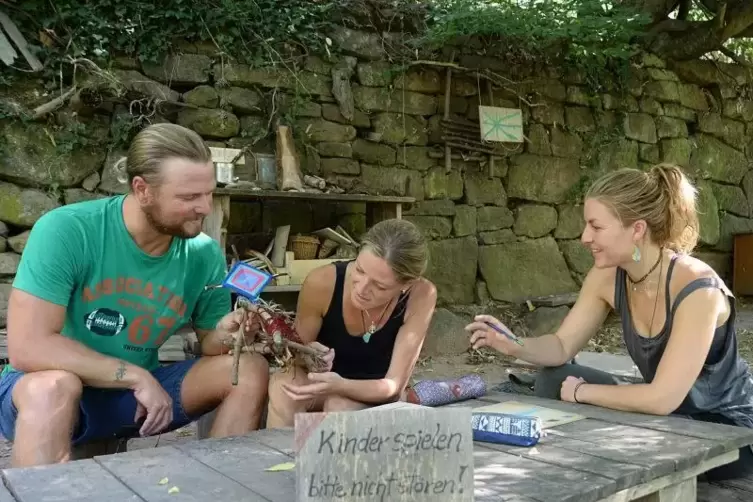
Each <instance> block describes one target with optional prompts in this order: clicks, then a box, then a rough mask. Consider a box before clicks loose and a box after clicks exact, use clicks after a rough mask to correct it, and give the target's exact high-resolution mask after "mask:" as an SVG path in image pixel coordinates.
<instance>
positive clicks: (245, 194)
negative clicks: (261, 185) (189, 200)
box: [214, 187, 416, 204]
mask: <svg viewBox="0 0 753 502" xmlns="http://www.w3.org/2000/svg"><path fill="white" fill-rule="evenodd" d="M214 194H215V195H229V196H230V197H231V198H232V199H233V200H243V199H248V200H254V199H301V200H320V201H333V202H399V203H406V204H412V203H414V202H416V199H415V198H414V197H398V196H392V195H366V194H346V193H341V194H338V193H314V192H278V191H274V190H250V189H248V188H233V187H224V188H217V189H215V190H214Z"/></svg>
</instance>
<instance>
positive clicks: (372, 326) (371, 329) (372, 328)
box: [361, 298, 392, 343]
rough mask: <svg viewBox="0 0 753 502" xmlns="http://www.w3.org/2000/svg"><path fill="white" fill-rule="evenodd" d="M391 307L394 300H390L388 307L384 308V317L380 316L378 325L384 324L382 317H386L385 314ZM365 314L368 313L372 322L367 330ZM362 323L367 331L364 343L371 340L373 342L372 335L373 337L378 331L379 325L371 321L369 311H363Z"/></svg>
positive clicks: (364, 335)
mask: <svg viewBox="0 0 753 502" xmlns="http://www.w3.org/2000/svg"><path fill="white" fill-rule="evenodd" d="M390 305H392V298H390V301H389V302H387V305H385V306H384V310H382V315H380V316H379V319H378V320H377V324H378V323H381V322H382V317H384V313H385V312H387V308H389V306H390ZM364 312H366V315H368V316H369V320H370V321H371V324H369V329H366V318H365V317H364V315H363V313H364ZM361 321H362V322H363V327H364V329H365V330H366V331H365V333H364V334H363V337H362V338H363V341H364V343H369V340H371V335H373V334H374V333H376V331H377V325H376V324H374V321H373V320H372V319H371V314H369V312H368V311H364V310H362V311H361Z"/></svg>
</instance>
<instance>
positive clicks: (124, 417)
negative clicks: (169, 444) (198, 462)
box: [0, 359, 200, 445]
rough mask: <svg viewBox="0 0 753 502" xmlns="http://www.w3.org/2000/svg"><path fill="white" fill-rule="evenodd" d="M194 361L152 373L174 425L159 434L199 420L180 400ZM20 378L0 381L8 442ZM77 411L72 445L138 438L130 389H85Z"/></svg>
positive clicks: (0, 415) (1, 429) (0, 417)
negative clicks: (168, 402)
mask: <svg viewBox="0 0 753 502" xmlns="http://www.w3.org/2000/svg"><path fill="white" fill-rule="evenodd" d="M197 361H198V359H189V360H186V361H180V362H176V363H173V364H170V365H167V366H161V367H159V368H157V369H155V370H154V371H152V375H154V378H156V379H157V381H158V382H159V383H160V384H161V385H162V387H163V388H164V389H165V391H166V392H167V393H168V395H169V396H170V397H171V398H172V400H173V421H172V423H171V424H170V425H169V427H168V428H167V429H165V430H163V431H160V432H168V431H171V430H175V429H178V428H180V427H183V426H185V425H187V424H189V423H191V422H192V421H194V420H196V419H198V418H199V416H200V415H199V416H189V415H188V414H187V413H186V411H185V410H184V409H183V403H182V401H181V396H180V389H181V385H182V383H183V379H184V378H185V376H186V374H187V373H188V370H190V369H191V367H192V366H193V365H194V364H195V363H196V362H197ZM23 375H24V373H23V372H20V371H11V372H9V373H7V374H5V375H3V377H2V378H1V379H0V433H2V435H3V436H4V437H5V438H6V439H7V440H8V441H13V438H14V436H15V434H14V432H15V425H16V417H17V416H18V410H17V409H16V406H15V404H14V403H13V397H12V395H13V387H14V386H15V384H16V382H18V380H19V379H20V378H21V377H22V376H23ZM79 408H80V413H79V420H78V424H77V425H76V428H75V429H74V431H73V437H72V442H73V445H79V444H82V443H88V442H90V441H96V440H103V439H116V438H130V437H137V436H138V434H139V426H138V425H137V424H136V423H135V421H134V416H135V415H136V399H135V398H134V396H133V391H132V390H130V389H125V390H121V389H100V388H94V387H87V386H84V390H83V394H82V395H81V402H80V404H79Z"/></svg>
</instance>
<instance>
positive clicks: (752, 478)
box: [716, 474, 753, 500]
mask: <svg viewBox="0 0 753 502" xmlns="http://www.w3.org/2000/svg"><path fill="white" fill-rule="evenodd" d="M716 484H717V485H718V486H723V487H725V488H730V489H735V490H737V491H739V492H743V493H749V494H750V495H748V500H753V474H750V475H748V476H746V477H744V478H737V479H728V480H725V481H721V482H719V483H716Z"/></svg>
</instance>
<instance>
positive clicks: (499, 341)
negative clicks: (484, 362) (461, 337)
mask: <svg viewBox="0 0 753 502" xmlns="http://www.w3.org/2000/svg"><path fill="white" fill-rule="evenodd" d="M486 323H491V324H493V325H495V326H497V327H498V328H500V329H501V330H502V331H506V332H507V333H510V334H511V335H512V331H510V329H509V328H508V327H507V326H505V325H504V324H502V322H500V321H499V320H498V319H496V318H495V317H492V316H490V315H477V316H476V317H475V318H474V322H472V323H471V324H469V325H468V326H466V327H465V330H466V331H468V332H469V333H471V347H473V348H474V349H480V348H481V347H491V348H492V349H494V350H496V351H497V352H501V353H503V354H505V355H508V356H515V355H516V354H518V352H519V351H520V346H519V345H517V344H516V343H515V342H513V341H512V340H510V339H509V338H508V337H506V336H505V335H503V334H502V333H499V332H498V331H496V330H495V329H494V328H492V327H491V326H489V325H488V324H486Z"/></svg>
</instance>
